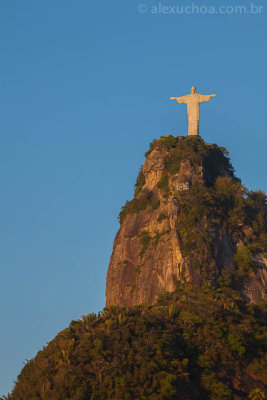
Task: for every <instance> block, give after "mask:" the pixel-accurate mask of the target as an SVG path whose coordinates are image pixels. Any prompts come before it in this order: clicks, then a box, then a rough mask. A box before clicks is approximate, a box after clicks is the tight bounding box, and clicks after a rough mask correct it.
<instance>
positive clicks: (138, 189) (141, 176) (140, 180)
mask: <svg viewBox="0 0 267 400" xmlns="http://www.w3.org/2000/svg"><path fill="white" fill-rule="evenodd" d="M145 183H146V180H145V176H144V174H143V165H141V167H140V169H139V173H138V176H137V179H136V183H135V187H134V188H135V190H134V197H137V196H138V195H139V193H140V192H141V191H142V188H143V186H144V184H145Z"/></svg>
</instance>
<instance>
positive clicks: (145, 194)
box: [119, 190, 153, 224]
mask: <svg viewBox="0 0 267 400" xmlns="http://www.w3.org/2000/svg"><path fill="white" fill-rule="evenodd" d="M152 196H153V192H149V191H148V190H144V191H142V193H141V194H140V196H139V197H137V198H134V199H133V200H131V201H126V203H125V205H124V206H123V207H122V208H121V212H120V215H119V221H120V223H121V224H122V222H123V220H124V218H125V217H126V215H127V214H137V213H139V212H140V211H142V210H145V209H146V208H147V207H148V206H149V205H151V201H152Z"/></svg>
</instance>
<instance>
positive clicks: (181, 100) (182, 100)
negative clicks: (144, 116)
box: [170, 95, 188, 104]
mask: <svg viewBox="0 0 267 400" xmlns="http://www.w3.org/2000/svg"><path fill="white" fill-rule="evenodd" d="M187 97H188V96H187V95H185V96H182V97H170V100H176V101H177V103H179V104H183V103H187Z"/></svg>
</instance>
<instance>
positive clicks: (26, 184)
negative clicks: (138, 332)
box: [0, 0, 267, 395]
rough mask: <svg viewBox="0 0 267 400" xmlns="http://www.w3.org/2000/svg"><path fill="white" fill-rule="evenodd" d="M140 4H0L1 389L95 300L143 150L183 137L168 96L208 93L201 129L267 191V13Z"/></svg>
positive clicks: (181, 111)
mask: <svg viewBox="0 0 267 400" xmlns="http://www.w3.org/2000/svg"><path fill="white" fill-rule="evenodd" d="M141 3H142V4H141V5H138V4H139V3H138V1H136V0H114V1H112V0H102V1H97V0H23V1H22V0H12V1H10V0H0V57H1V62H0V137H1V142H0V193H1V196H0V213H1V215H0V219H1V224H0V236H1V237H0V243H1V244H0V245H1V249H0V268H1V278H0V284H1V291H0V301H1V311H0V312H1V329H0V395H1V394H6V393H7V391H9V390H10V389H11V388H12V385H13V382H14V380H15V379H16V376H17V374H18V373H19V371H20V369H21V368H22V366H23V362H24V361H25V360H26V359H30V358H32V357H33V356H34V355H35V354H36V352H37V351H38V350H40V349H41V348H42V346H43V345H45V344H46V343H47V342H48V341H50V340H51V339H52V338H53V337H54V336H55V335H56V334H57V332H59V331H60V330H61V329H63V328H65V327H66V326H67V325H68V324H69V322H70V321H71V320H73V319H77V318H79V317H80V316H81V315H83V314H88V313H90V312H93V311H94V312H97V311H99V310H101V309H102V308H103V307H104V303H105V276H106V271H107V267H108V262H109V257H110V254H111V251H112V242H113V239H114V236H115V234H116V231H117V230H118V227H119V224H118V221H117V215H118V213H119V210H120V207H121V206H122V205H123V204H124V202H125V200H126V199H130V198H131V197H132V194H133V185H134V183H135V179H136V175H137V172H138V169H139V166H140V165H141V164H142V163H143V162H144V153H145V151H146V150H147V149H148V146H149V143H150V142H151V141H152V140H153V139H154V138H158V137H160V136H161V135H165V134H173V135H180V134H186V130H187V115H186V107H185V106H184V105H178V104H177V103H176V102H174V101H170V100H168V98H169V97H170V96H182V95H184V94H187V93H188V92H189V91H190V89H191V86H192V85H196V86H197V89H198V91H199V92H201V93H203V94H210V93H217V97H216V98H214V99H212V100H211V102H210V103H204V104H203V105H201V112H200V134H201V136H202V137H203V138H204V139H205V140H206V141H207V142H215V143H217V144H219V145H222V146H225V147H227V148H228V150H229V151H230V155H231V159H232V162H233V164H234V166H235V168H236V173H237V175H238V176H239V177H240V178H241V179H242V181H243V183H244V184H245V185H246V186H247V187H248V188H249V189H253V190H255V189H263V190H264V191H266V190H267V182H266V172H267V171H266V145H267V134H266V125H267V112H266V70H267V65H266V64H267V52H266V36H267V21H266V10H265V9H263V10H262V11H261V13H253V14H251V13H250V14H246V15H244V14H242V15H240V14H238V13H235V11H234V10H233V12H231V8H228V13H227V14H226V13H225V12H224V10H218V9H216V13H213V12H212V13H205V10H206V9H207V8H208V7H209V9H210V7H212V6H213V5H217V7H218V6H219V4H222V5H223V4H225V5H228V6H230V7H234V6H235V5H236V4H239V5H245V6H247V7H248V9H247V10H248V11H251V10H252V11H255V10H254V9H253V7H252V9H251V2H250V1H247V0H243V1H240V2H239V1H236V0H235V1H233V0H228V1H225V2H221V1H220V2H218V1H217V0H216V1H212V0H207V1H206V2H204V1H195V3H194V10H193V7H192V8H191V9H187V10H186V11H185V8H184V11H183V10H182V8H181V7H182V6H183V7H185V6H186V5H192V3H191V2H190V1H188V0H179V1H178V0H162V1H161V8H160V3H158V2H157V1H153V0H144V1H143V0H142V1H141ZM253 4H254V6H255V5H256V6H257V7H259V6H263V5H264V2H263V0H254V2H253ZM201 5H202V9H197V7H196V6H199V7H200V6H201ZM163 6H165V8H162V7H163ZM166 6H168V7H169V8H168V7H167V8H166ZM174 6H179V9H177V8H175V9H174V8H173V7H174ZM203 7H204V8H203ZM205 7H206V8H205ZM266 9H267V6H266ZM190 11H191V12H190ZM182 12H183V13H182ZM193 12H194V14H193Z"/></svg>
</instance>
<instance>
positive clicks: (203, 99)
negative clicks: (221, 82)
mask: <svg viewBox="0 0 267 400" xmlns="http://www.w3.org/2000/svg"><path fill="white" fill-rule="evenodd" d="M215 96H216V94H207V95H205V94H199V102H200V103H204V102H206V101H210V99H211V98H212V97H215Z"/></svg>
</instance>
